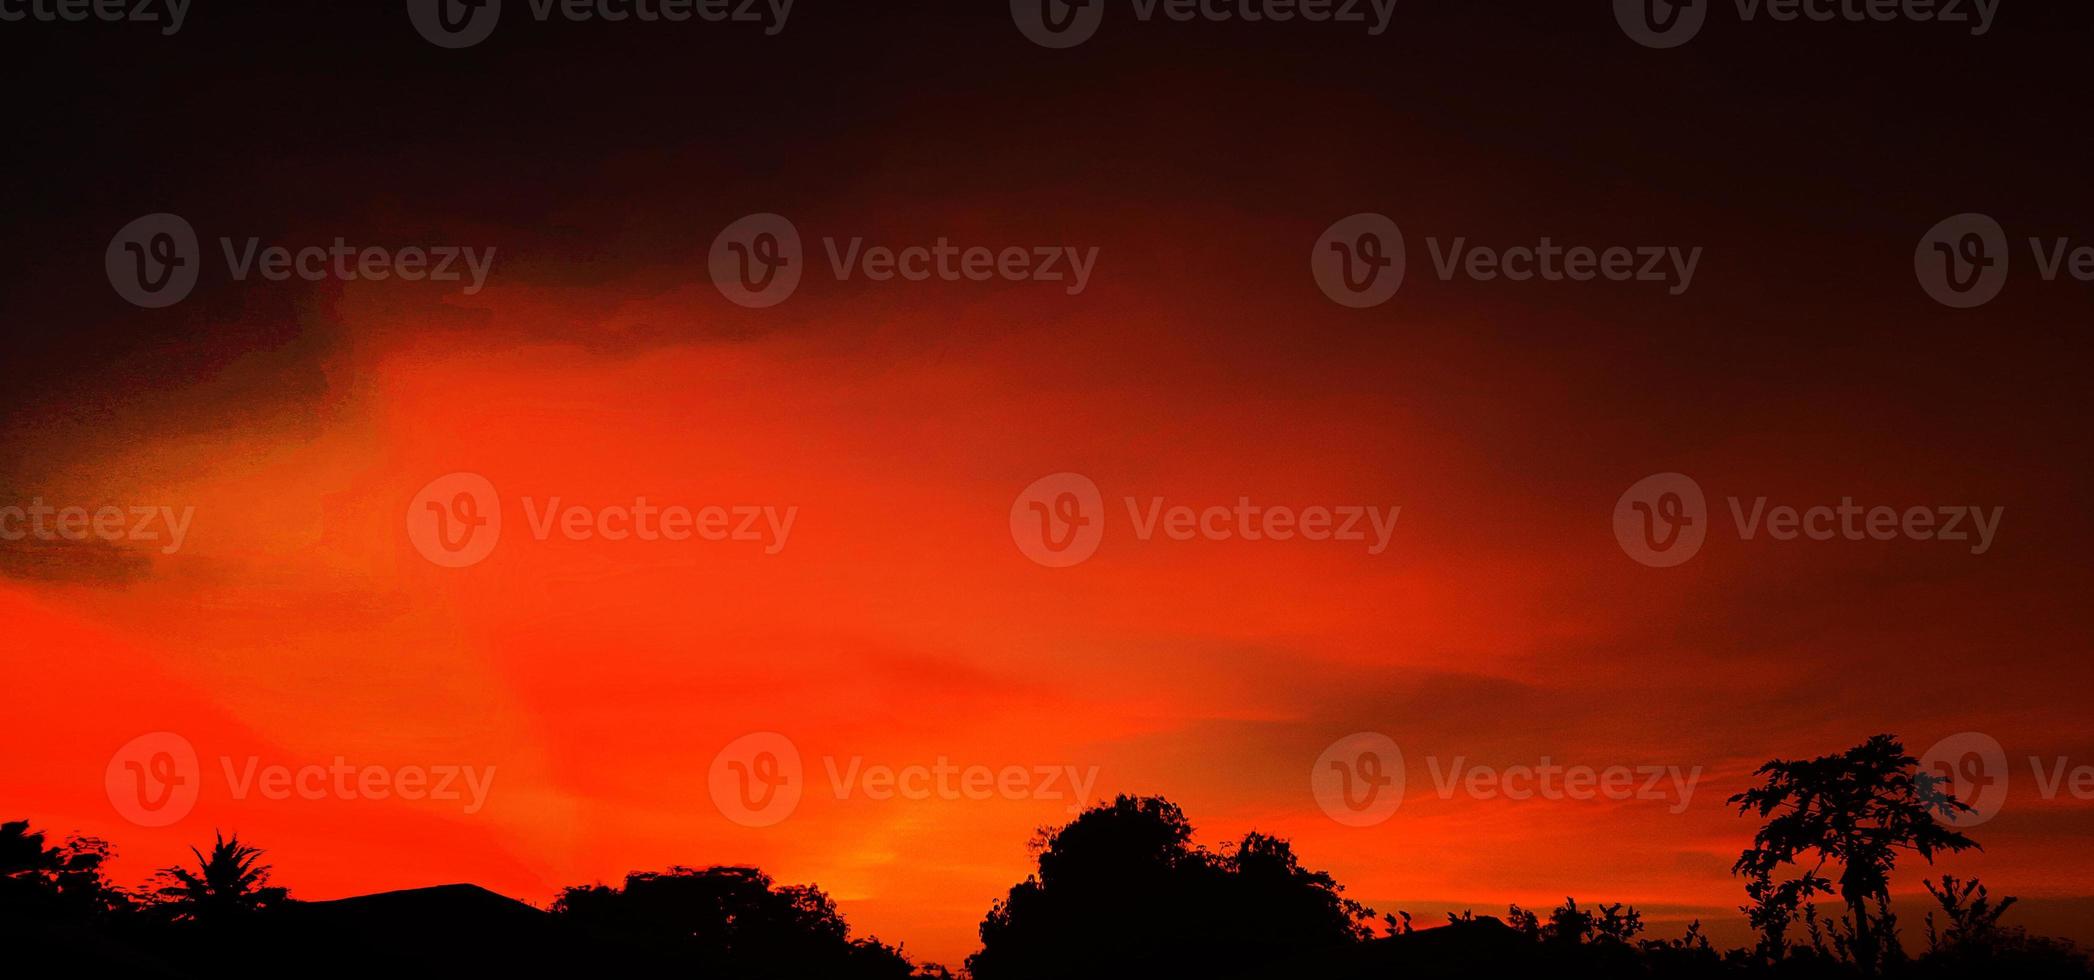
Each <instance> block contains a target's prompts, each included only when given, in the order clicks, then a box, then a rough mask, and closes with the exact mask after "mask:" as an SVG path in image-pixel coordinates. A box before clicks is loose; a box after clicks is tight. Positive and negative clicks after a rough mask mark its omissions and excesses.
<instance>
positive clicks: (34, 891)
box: [0, 820, 131, 917]
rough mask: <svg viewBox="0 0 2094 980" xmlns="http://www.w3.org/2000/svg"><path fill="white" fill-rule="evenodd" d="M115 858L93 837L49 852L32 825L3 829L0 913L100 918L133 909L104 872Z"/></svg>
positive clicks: (2, 826) (20, 823)
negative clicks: (31, 827)
mask: <svg viewBox="0 0 2094 980" xmlns="http://www.w3.org/2000/svg"><path fill="white" fill-rule="evenodd" d="M110 854H111V850H110V847H109V845H108V843H106V842H104V841H102V840H101V839H99V838H94V837H79V836H75V837H70V838H67V839H66V842H65V844H64V845H62V846H59V847H48V848H47V847H45V846H44V835H43V834H42V833H40V832H32V831H31V830H30V829H29V823H28V821H26V820H24V821H11V822H9V823H5V824H0V911H5V912H7V913H13V914H24V915H30V914H33V915H58V916H90V917H92V916H102V915H107V914H110V913H113V912H116V911H119V910H122V909H126V908H128V907H130V905H131V899H130V896H128V895H126V894H124V892H123V891H122V890H121V889H118V888H116V887H114V886H112V885H111V884H110V883H109V880H108V879H107V878H106V877H104V875H103V873H102V865H103V864H104V863H105V862H107V861H108V859H109V857H110Z"/></svg>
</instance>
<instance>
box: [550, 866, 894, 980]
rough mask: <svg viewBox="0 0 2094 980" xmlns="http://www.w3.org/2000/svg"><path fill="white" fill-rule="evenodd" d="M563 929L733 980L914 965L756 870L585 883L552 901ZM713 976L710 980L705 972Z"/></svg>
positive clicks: (802, 890) (869, 972) (847, 975)
mask: <svg viewBox="0 0 2094 980" xmlns="http://www.w3.org/2000/svg"><path fill="white" fill-rule="evenodd" d="M553 914H554V916H555V917H556V918H557V919H559V920H561V921H563V922H566V923H569V924H572V925H576V926H580V927H583V928H587V929H591V930H596V931H598V932H599V933H603V934H607V935H612V936H616V937H621V938H623V939H625V940H628V941H632V942H637V943H641V944H645V945H647V946H650V947H652V948H654V949H656V950H658V951H660V952H661V954H662V955H663V956H664V957H666V958H667V959H669V960H671V961H676V962H681V963H687V964H691V965H695V966H701V967H709V968H711V970H712V971H718V972H729V973H731V974H732V975H737V976H740V975H754V976H791V977H798V976H810V977H812V976H821V977H831V978H836V980H854V978H868V980H871V978H906V977H909V976H912V975H913V974H914V967H912V966H911V965H910V963H909V960H908V958H907V957H906V956H904V955H902V952H901V951H900V950H899V949H896V948H892V947H889V946H887V945H885V944H883V943H881V942H880V941H879V940H878V939H858V940H853V939H851V938H850V926H849V925H848V924H847V923H846V922H845V921H844V919H843V916H842V914H840V913H839V912H838V911H837V910H836V903H835V902H834V901H833V900H831V899H830V898H829V896H828V895H826V894H824V893H823V892H822V890H821V889H819V888H816V887H814V886H812V885H786V886H782V887H781V886H778V885H775V884H774V883H773V882H772V881H771V878H770V876H768V875H766V874H764V873H763V872H761V871H758V870H756V869H755V868H739V867H714V868H706V869H704V870H693V869H691V868H682V867H676V868H670V869H669V870H667V871H663V872H635V873H633V874H630V875H627V876H626V879H625V887H624V888H616V887H613V886H610V885H602V884H597V885H583V886H577V887H573V888H569V889H567V890H566V891H565V892H562V893H561V895H560V897H559V899H558V900H556V901H555V902H554V903H553ZM707 975H710V973H708V974H707Z"/></svg>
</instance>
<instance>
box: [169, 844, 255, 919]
mask: <svg viewBox="0 0 2094 980" xmlns="http://www.w3.org/2000/svg"><path fill="white" fill-rule="evenodd" d="M216 837H217V841H216V843H214V844H212V845H211V853H210V854H209V855H208V856H206V855H205V854H204V853H203V852H202V851H199V850H197V849H196V848H194V847H192V848H190V849H189V853H191V854H194V855H196V870H194V871H191V870H190V869H188V868H184V867H181V866H179V865H177V866H175V867H172V868H164V869H162V870H161V872H160V874H161V876H162V881H163V882H164V884H162V886H161V887H160V888H159V890H158V894H159V895H160V897H161V899H162V901H163V903H164V907H165V908H166V910H167V911H168V912H169V913H171V917H172V918H173V919H175V920H176V921H185V920H195V921H200V922H215V921H220V920H223V919H228V918H231V917H234V916H240V915H246V914H250V913H254V912H259V911H262V910H265V909H270V908H274V907H276V906H277V905H279V904H281V903H282V902H283V901H284V897H285V895H286V892H285V890H284V889H282V888H273V887H270V885H269V871H270V868H269V865H266V864H257V863H256V862H257V861H260V860H261V858H262V849H261V848H258V847H250V846H248V845H246V844H242V843H240V835H238V834H234V835H233V836H232V838H231V839H230V840H228V839H227V838H226V836H225V835H224V834H222V833H220V834H217V835H216Z"/></svg>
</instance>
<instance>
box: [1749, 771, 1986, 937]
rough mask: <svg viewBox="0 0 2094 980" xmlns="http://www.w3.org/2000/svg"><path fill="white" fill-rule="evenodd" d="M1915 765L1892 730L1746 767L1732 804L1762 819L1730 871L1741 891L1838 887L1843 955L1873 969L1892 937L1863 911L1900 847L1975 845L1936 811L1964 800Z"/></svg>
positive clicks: (1886, 884)
mask: <svg viewBox="0 0 2094 980" xmlns="http://www.w3.org/2000/svg"><path fill="white" fill-rule="evenodd" d="M1918 769H1919V760H1918V759H1915V758H1913V757H1912V756H1910V755H1907V754H1906V753H1905V746H1904V745H1903V744H1902V743H1901V742H1899V741H1898V739H1897V738H1896V737H1895V736H1892V735H1876V736H1873V737H1871V738H1870V739H1869V740H1868V741H1866V742H1863V743H1862V744H1860V745H1857V746H1855V747H1853V748H1851V749H1848V750H1847V751H1845V752H1841V753H1838V754H1836V755H1827V756H1820V757H1819V758H1816V759H1809V760H1804V761H1795V762H1791V761H1785V760H1781V759H1775V760H1774V761H1772V762H1769V763H1767V764H1766V765H1763V766H1761V767H1760V768H1759V770H1758V772H1757V773H1755V775H1758V776H1763V777H1765V782H1764V783H1763V784H1761V785H1760V786H1757V787H1755V788H1753V789H1749V790H1746V791H1745V792H1743V793H1740V794H1738V795H1736V796H1733V797H1731V798H1730V802H1731V803H1732V804H1735V805H1736V806H1737V807H1738V811H1739V812H1740V813H1745V814H1754V813H1756V814H1758V815H1759V816H1760V817H1761V818H1763V819H1765V820H1766V823H1765V824H1764V825H1762V826H1761V827H1760V830H1759V832H1758V833H1757V834H1755V835H1753V842H1752V846H1751V847H1749V848H1747V849H1746V850H1745V852H1744V853H1743V854H1741V855H1739V857H1738V861H1737V863H1736V864H1735V865H1733V866H1732V868H1731V871H1732V873H1733V874H1741V875H1745V876H1746V878H1747V881H1748V884H1747V886H1746V892H1747V894H1749V895H1751V896H1752V897H1753V898H1754V899H1755V900H1756V901H1758V902H1759V903H1760V905H1761V906H1767V905H1769V904H1770V903H1772V902H1778V901H1779V900H1781V897H1782V896H1787V897H1788V899H1790V900H1791V901H1795V900H1807V899H1808V898H1809V897H1810V895H1812V894H1816V893H1826V892H1833V891H1837V893H1838V894H1839V897H1840V899H1841V900H1842V901H1844V902H1846V904H1847V910H1848V914H1849V915H1850V916H1851V918H1852V936H1851V940H1852V942H1851V946H1852V950H1851V952H1852V955H1853V956H1854V958H1855V961H1856V963H1857V965H1859V966H1860V967H1861V968H1862V970H1863V971H1865V972H1873V971H1874V970H1875V969H1876V968H1877V967H1878V966H1879V965H1880V964H1881V963H1882V962H1883V960H1884V957H1885V955H1886V953H1887V952H1888V951H1889V950H1890V949H1891V948H1892V947H1893V946H1894V945H1895V944H1896V942H1897V937H1896V935H1895V934H1894V933H1893V932H1892V931H1891V930H1890V929H1889V928H1888V926H1889V923H1887V922H1882V921H1874V920H1872V919H1871V918H1870V906H1871V905H1872V904H1873V905H1876V906H1877V907H1878V908H1887V906H1888V903H1889V898H1890V874H1891V871H1892V870H1893V869H1894V868H1895V867H1896V866H1897V860H1898V854H1899V852H1901V851H1911V852H1914V853H1916V854H1918V855H1919V856H1920V857H1922V858H1925V859H1926V860H1927V861H1928V862H1929V863H1932V862H1933V860H1934V855H1935V854H1937V853H1939V852H1943V851H1949V852H1954V851H1961V850H1964V849H1966V848H1972V847H1977V846H1978V845H1977V842H1976V841H1973V840H1971V839H1970V838H1969V837H1966V836H1964V835H1963V834H1961V833H1959V832H1957V831H1955V830H1952V829H1950V828H1949V827H1947V826H1944V825H1943V824H1942V823H1941V822H1940V820H1939V819H1937V818H1943V819H1945V818H1951V817H1954V816H1955V815H1956V814H1958V813H1963V812H1969V811H1970V810H1971V808H1970V807H1969V806H1967V805H1965V804H1963V803H1961V802H1958V801H1957V800H1956V799H1955V797H1954V796H1952V795H1950V794H1949V793H1948V792H1947V791H1946V790H1944V789H1943V788H1942V786H1941V785H1940V782H1939V780H1936V779H1935V778H1934V777H1932V776H1929V775H1927V774H1925V773H1921V772H1919V771H1918ZM1810 854H1815V855H1816V860H1815V861H1814V862H1813V863H1812V864H1811V865H1810V866H1809V867H1808V868H1806V869H1804V871H1803V873H1802V874H1801V875H1800V876H1799V877H1797V878H1795V879H1792V880H1791V881H1787V882H1780V883H1777V882H1776V880H1775V878H1774V875H1775V873H1776V871H1777V870H1778V869H1780V868H1781V866H1783V865H1795V866H1798V867H1801V866H1802V865H1801V862H1800V861H1799V860H1798V859H1799V858H1803V857H1805V856H1807V855H1810ZM1827 865H1837V866H1838V867H1839V872H1838V877H1837V878H1836V879H1828V878H1827V877H1826V876H1825V875H1824V874H1823V873H1822V872H1823V871H1824V870H1825V869H1826V867H1827ZM1791 908H1793V906H1791ZM1748 911H1749V910H1748ZM1768 914H1769V915H1772V914H1774V913H1772V912H1770V913H1768ZM1883 917H1884V918H1887V913H1885V915H1884V916H1883Z"/></svg>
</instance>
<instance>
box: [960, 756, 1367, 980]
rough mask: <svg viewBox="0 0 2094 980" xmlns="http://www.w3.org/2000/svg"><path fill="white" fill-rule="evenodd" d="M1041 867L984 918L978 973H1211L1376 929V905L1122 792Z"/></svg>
mask: <svg viewBox="0 0 2094 980" xmlns="http://www.w3.org/2000/svg"><path fill="white" fill-rule="evenodd" d="M1034 849H1035V851H1036V853H1037V854H1038V862H1039V872H1038V874H1036V875H1034V876H1032V877H1029V878H1027V879H1026V880H1025V881H1024V882H1022V883H1020V884H1018V885H1016V886H1014V887H1013V888H1012V889H1011V890H1010V894H1009V896H1008V897H1006V898H1005V899H1004V900H1003V901H1001V902H998V903H997V904H996V906H995V907H994V908H992V909H990V911H989V915H988V917H987V918H986V919H984V920H983V922H982V926H981V937H982V949H981V951H980V952H978V953H976V954H975V955H974V956H972V957H969V958H968V961H967V965H968V968H969V969H970V970H971V971H972V973H973V975H974V976H975V978H976V980H1031V978H1048V977H1056V978H1060V977H1072V976H1084V977H1094V978H1109V977H1131V976H1156V975H1165V976H1170V975H1183V976H1212V975H1217V974H1221V973H1227V972H1233V971H1234V970H1236V969H1241V968H1243V967H1245V966H1249V965H1254V964H1257V963H1262V962H1270V961H1273V960H1275V959H1278V958H1280V957H1284V956H1288V955H1291V954H1295V953H1299V952H1303V951H1307V950H1315V949H1321V948H1327V947H1331V946H1337V945H1343V944H1347V943H1353V942H1357V941H1360V940H1363V939H1365V938H1367V936H1368V935H1369V931H1368V927H1367V925H1366V922H1367V921H1368V920H1369V919H1370V918H1371V916H1372V913H1371V912H1370V911H1369V910H1367V909H1366V908H1364V907H1362V906H1361V905H1360V904H1359V903H1357V902H1353V901H1351V900H1349V899H1346V898H1344V897H1342V896H1341V895H1340V894H1339V891H1340V889H1339V886H1338V885H1337V883H1336V882H1334V881H1333V880H1332V879H1331V877H1330V876H1329V875H1327V874H1324V873H1322V872H1319V871H1309V870H1307V869H1304V868H1303V867H1302V866H1301V864H1300V862H1299V861H1298V860H1297V859H1296V858H1295V856H1294V852H1293V849H1292V848H1291V847H1290V846H1289V845H1288V844H1287V842H1286V841H1284V840H1280V839H1278V838H1275V837H1269V836H1266V835H1264V834H1258V833H1252V834H1249V835H1247V836H1246V837H1244V838H1243V840H1242V841H1241V842H1239V843H1237V844H1236V845H1235V846H1233V847H1231V848H1229V849H1227V850H1225V851H1224V852H1223V853H1220V854H1215V853H1210V852H1208V851H1206V850H1204V849H1200V848H1196V847H1194V846H1193V845H1192V825H1191V824H1190V823H1188V822H1187V821H1186V819H1185V815H1184V813H1182V812H1181V811H1180V810H1179V809H1178V807H1177V806H1176V805H1174V804H1172V803H1170V802H1169V801H1167V800H1163V799H1160V798H1155V797H1146V798H1136V797H1129V796H1121V797H1118V798H1117V799H1115V800H1113V802H1111V803H1109V804H1104V805H1101V806H1098V807H1094V808H1092V809H1090V810H1087V811H1085V812H1084V813H1082V814H1080V815H1078V816H1077V818H1076V819H1075V820H1074V821H1072V822H1071V823H1069V824H1068V825H1067V826H1065V827H1062V828H1060V829H1059V830H1043V831H1042V832H1041V834H1040V835H1039V836H1038V837H1037V838H1035V840H1034Z"/></svg>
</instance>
